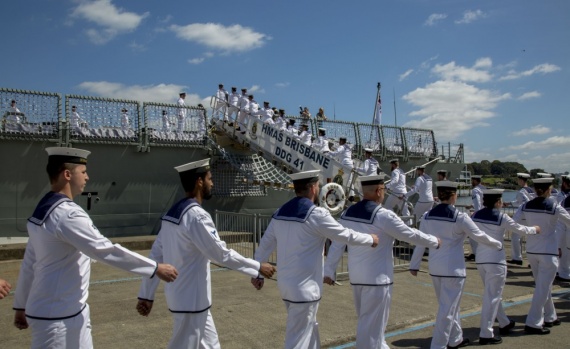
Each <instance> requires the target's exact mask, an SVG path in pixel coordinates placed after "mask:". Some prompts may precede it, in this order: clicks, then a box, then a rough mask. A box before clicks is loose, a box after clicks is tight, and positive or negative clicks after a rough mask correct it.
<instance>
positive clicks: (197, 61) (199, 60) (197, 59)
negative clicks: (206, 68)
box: [188, 57, 205, 64]
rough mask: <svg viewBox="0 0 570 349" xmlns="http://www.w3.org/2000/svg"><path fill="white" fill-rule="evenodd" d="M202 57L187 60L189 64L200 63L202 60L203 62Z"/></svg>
mask: <svg viewBox="0 0 570 349" xmlns="http://www.w3.org/2000/svg"><path fill="white" fill-rule="evenodd" d="M204 59H205V58H204V57H199V58H192V59H189V60H188V63H190V64H200V63H202V62H204Z"/></svg>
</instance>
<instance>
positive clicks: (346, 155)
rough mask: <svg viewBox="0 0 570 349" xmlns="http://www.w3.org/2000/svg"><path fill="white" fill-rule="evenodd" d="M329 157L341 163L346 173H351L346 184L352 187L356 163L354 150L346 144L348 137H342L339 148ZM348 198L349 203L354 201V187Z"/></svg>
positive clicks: (331, 152)
mask: <svg viewBox="0 0 570 349" xmlns="http://www.w3.org/2000/svg"><path fill="white" fill-rule="evenodd" d="M328 155H329V156H330V157H332V158H333V159H336V160H337V161H338V162H340V163H341V165H342V166H343V167H344V169H345V172H348V173H349V175H348V179H347V182H346V183H347V184H348V185H350V183H352V174H353V173H352V169H353V168H354V162H353V161H352V148H351V147H350V145H348V144H347V143H346V137H340V138H339V139H338V147H337V148H336V149H335V150H331V151H330V152H329V153H328ZM327 176H328V174H327ZM348 197H349V198H348V200H349V201H352V200H353V199H354V190H353V189H352V187H351V188H350V190H349V192H348Z"/></svg>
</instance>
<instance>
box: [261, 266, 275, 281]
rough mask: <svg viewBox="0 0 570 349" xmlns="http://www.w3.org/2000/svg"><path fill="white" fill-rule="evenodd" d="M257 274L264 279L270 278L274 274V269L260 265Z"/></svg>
mask: <svg viewBox="0 0 570 349" xmlns="http://www.w3.org/2000/svg"><path fill="white" fill-rule="evenodd" d="M259 273H260V274H261V275H263V276H264V277H266V278H270V277H272V276H273V274H274V273H275V267H274V266H272V265H271V264H269V263H261V264H260V265H259Z"/></svg>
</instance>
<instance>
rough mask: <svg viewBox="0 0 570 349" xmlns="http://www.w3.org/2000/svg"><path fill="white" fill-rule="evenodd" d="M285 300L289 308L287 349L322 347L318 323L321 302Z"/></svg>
mask: <svg viewBox="0 0 570 349" xmlns="http://www.w3.org/2000/svg"><path fill="white" fill-rule="evenodd" d="M284 302H285V308H286V309H287V328H286V330H285V349H319V348H320V347H321V339H320V337H319V324H318V323H317V311H318V310H319V302H311V303H291V302H287V301H284Z"/></svg>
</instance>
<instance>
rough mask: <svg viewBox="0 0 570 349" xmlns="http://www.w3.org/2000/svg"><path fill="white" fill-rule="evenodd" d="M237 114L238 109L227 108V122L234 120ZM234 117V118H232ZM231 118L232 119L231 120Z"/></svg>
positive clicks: (233, 107)
mask: <svg viewBox="0 0 570 349" xmlns="http://www.w3.org/2000/svg"><path fill="white" fill-rule="evenodd" d="M238 114H239V108H238V107H236V106H233V105H230V106H229V107H228V119H229V120H236V119H237V117H238ZM233 115H235V116H233ZM232 116H233V119H232Z"/></svg>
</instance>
